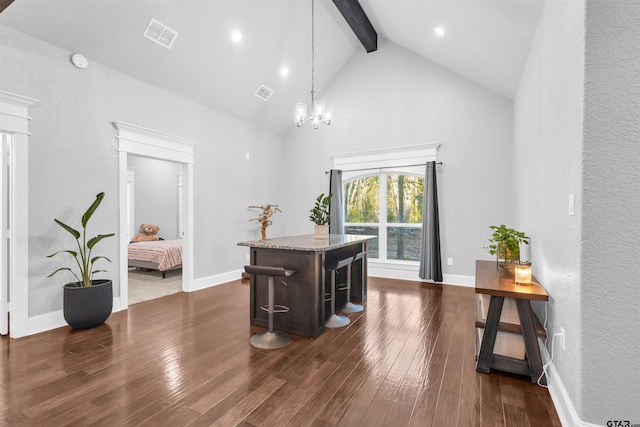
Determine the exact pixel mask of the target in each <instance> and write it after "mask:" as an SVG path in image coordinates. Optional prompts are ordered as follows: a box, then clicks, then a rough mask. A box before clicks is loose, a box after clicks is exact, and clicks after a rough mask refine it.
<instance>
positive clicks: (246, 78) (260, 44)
mask: <svg viewBox="0 0 640 427" xmlns="http://www.w3.org/2000/svg"><path fill="white" fill-rule="evenodd" d="M360 4H361V5H362V7H363V9H364V11H365V12H366V14H367V15H368V17H369V19H370V20H371V23H372V24H373V26H374V28H375V30H376V31H377V33H378V36H379V41H378V44H379V46H381V44H384V43H385V41H390V42H393V43H396V44H398V45H400V46H402V47H404V48H406V49H408V50H410V51H412V52H414V53H416V54H418V55H421V56H423V57H425V58H427V59H429V60H431V61H434V62H436V63H439V64H440V65H442V66H444V67H446V68H449V69H451V70H452V71H454V72H456V73H459V74H461V75H463V76H465V77H467V78H469V79H471V80H474V81H476V82H478V83H480V84H482V85H484V86H486V87H487V88H489V89H491V90H494V91H495V92H497V93H499V94H502V95H504V96H506V97H508V98H513V96H514V94H515V91H516V88H517V84H518V81H519V78H520V74H521V72H522V68H523V66H524V62H525V60H526V57H527V53H528V51H529V47H530V44H531V40H532V38H533V35H534V33H535V30H536V27H537V22H538V19H539V16H540V12H541V9H542V6H543V4H544V0H360ZM315 9H316V11H315V27H316V28H315V44H316V58H315V63H316V90H317V91H319V92H321V91H322V88H323V87H324V86H325V85H326V84H327V83H328V82H329V81H330V80H331V79H332V78H333V76H334V75H335V74H336V73H337V72H339V70H340V68H341V67H343V66H344V64H345V63H346V62H347V61H348V60H349V58H350V57H351V56H352V55H354V54H355V53H356V52H358V54H364V48H363V47H362V45H361V44H360V42H359V41H358V39H357V38H356V36H355V35H354V33H353V32H352V31H351V29H350V27H349V26H348V25H347V23H346V22H345V20H344V18H343V17H342V15H340V13H339V12H338V10H337V8H336V7H335V5H334V4H333V2H332V1H330V0H316V7H315ZM151 18H155V19H156V20H158V21H159V22H161V23H162V24H164V25H166V26H168V27H170V28H171V29H173V30H175V31H177V32H178V36H177V38H176V39H175V42H174V44H173V46H172V48H171V49H166V48H164V47H162V46H160V45H158V44H155V43H153V42H151V41H150V40H148V39H146V38H144V37H143V36H142V34H143V32H144V31H145V28H146V26H147V24H148V23H149V21H150V20H151ZM0 24H1V25H5V26H7V27H11V28H13V29H15V30H18V31H20V32H22V33H25V34H28V35H30V36H32V37H36V38H38V39H41V40H43V41H45V42H47V43H50V44H52V45H55V46H58V47H60V48H62V49H64V50H67V51H69V52H74V53H76V52H77V53H81V54H83V55H84V56H85V57H86V58H87V59H88V60H89V66H91V65H92V63H93V62H97V63H100V64H102V65H105V66H108V67H110V68H113V69H115V70H118V71H120V72H122V73H125V74H128V75H131V76H133V77H135V78H138V79H140V80H143V81H146V82H148V83H149V84H152V85H154V86H157V87H160V88H163V89H165V90H168V91H170V92H174V93H177V94H179V95H182V96H185V97H188V98H190V99H192V100H194V101H196V102H198V103H201V104H204V105H207V106H209V107H212V108H214V109H217V110H220V111H222V112H225V113H227V114H229V115H231V116H234V117H238V118H241V119H243V120H246V121H248V122H251V123H254V124H255V125H256V126H259V127H262V128H264V129H268V130H272V131H275V132H278V133H284V132H285V131H286V130H287V129H288V128H289V127H290V126H291V125H292V124H293V106H294V104H295V103H296V102H298V101H305V102H309V96H310V95H309V91H310V86H311V1H310V0H127V1H124V0H16V1H14V3H13V4H11V5H10V6H9V7H7V8H6V9H5V10H4V11H3V12H2V13H1V14H0ZM436 27H441V28H442V29H443V30H444V31H445V34H444V36H439V35H437V34H436V33H435V32H434V29H435V28H436ZM233 31H239V32H240V33H241V34H242V39H241V40H240V41H239V42H234V41H232V40H231V34H232V32H233ZM380 48H383V47H382V46H381V47H380ZM375 54H376V53H375V52H373V53H369V55H375ZM283 67H286V68H288V70H289V73H288V74H287V75H286V76H283V75H281V69H282V68H283ZM390 78H393V76H390ZM261 85H266V86H267V87H269V88H271V89H273V91H274V93H273V95H272V96H271V97H270V98H269V100H268V101H263V100H261V99H259V98H258V97H256V96H254V93H255V92H256V90H257V89H258V88H259V87H260V86H261Z"/></svg>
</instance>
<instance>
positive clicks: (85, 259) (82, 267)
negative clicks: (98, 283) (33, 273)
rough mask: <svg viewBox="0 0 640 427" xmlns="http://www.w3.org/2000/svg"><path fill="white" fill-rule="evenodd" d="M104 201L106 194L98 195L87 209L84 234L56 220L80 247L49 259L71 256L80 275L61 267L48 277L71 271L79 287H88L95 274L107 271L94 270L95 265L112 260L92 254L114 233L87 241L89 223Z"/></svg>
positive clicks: (84, 217)
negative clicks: (99, 244) (65, 255)
mask: <svg viewBox="0 0 640 427" xmlns="http://www.w3.org/2000/svg"><path fill="white" fill-rule="evenodd" d="M102 199H104V193H99V194H97V195H96V200H95V201H94V202H93V203H92V204H91V206H89V209H87V211H86V212H85V213H84V215H82V233H80V232H79V231H78V230H75V229H73V228H72V227H69V226H68V225H67V224H65V223H63V222H62V221H60V220H58V219H54V221H55V222H56V224H58V225H59V226H60V227H62V228H64V229H65V230H67V231H68V232H69V234H71V235H72V236H73V237H74V239H75V240H76V244H77V245H78V250H71V249H63V250H60V251H58V252H55V253H53V254H51V255H48V256H47V258H52V257H54V256H56V255H58V254H60V253H67V254H69V255H71V256H72V257H73V259H74V260H75V262H76V266H77V268H78V274H77V273H76V271H74V269H72V268H71V267H60V268H58V269H57V270H56V271H54V272H53V273H51V274H50V275H48V276H47V277H51V276H53V275H54V274H56V273H58V272H60V271H70V272H71V274H73V275H74V276H75V278H76V280H77V282H78V286H82V287H88V286H91V281H92V277H93V275H94V274H95V273H100V272H104V271H106V270H94V269H93V265H94V264H95V263H96V261H98V260H100V259H105V260H107V261H108V262H111V260H110V259H109V258H107V257H105V256H94V257H92V253H91V252H92V251H93V248H94V247H95V246H96V245H97V244H98V242H100V241H101V240H102V239H105V238H107V237H111V236H113V235H114V233H110V234H98V235H97V236H95V237H92V238H90V239H89V240H87V223H88V222H89V219H91V216H93V213H94V212H95V211H96V209H98V206H100V203H101V202H102Z"/></svg>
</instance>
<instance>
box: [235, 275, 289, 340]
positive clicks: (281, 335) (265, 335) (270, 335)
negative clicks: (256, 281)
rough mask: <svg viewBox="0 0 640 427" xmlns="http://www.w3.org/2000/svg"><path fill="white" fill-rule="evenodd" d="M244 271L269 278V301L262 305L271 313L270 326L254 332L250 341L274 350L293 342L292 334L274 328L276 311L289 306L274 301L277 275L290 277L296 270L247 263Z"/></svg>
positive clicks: (284, 311) (281, 310)
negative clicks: (265, 329) (259, 331)
mask: <svg viewBox="0 0 640 427" xmlns="http://www.w3.org/2000/svg"><path fill="white" fill-rule="evenodd" d="M244 271H246V272H247V273H248V274H253V275H256V276H267V278H268V285H269V289H268V302H267V304H266V305H263V306H261V307H260V308H261V309H262V310H265V311H266V312H268V313H269V328H268V329H267V331H266V332H262V333H258V334H254V335H253V336H252V337H251V338H250V339H249V342H250V343H251V345H252V346H254V347H257V348H263V349H266V350H274V349H276V348H280V347H284V346H285V345H288V344H290V343H291V335H289V334H288V333H286V332H281V331H274V330H273V316H274V314H275V313H286V312H287V311H289V307H286V306H284V305H279V304H275V303H274V282H275V280H274V279H275V277H289V276H291V275H292V274H294V273H295V270H287V269H286V268H284V267H269V266H262V265H245V266H244Z"/></svg>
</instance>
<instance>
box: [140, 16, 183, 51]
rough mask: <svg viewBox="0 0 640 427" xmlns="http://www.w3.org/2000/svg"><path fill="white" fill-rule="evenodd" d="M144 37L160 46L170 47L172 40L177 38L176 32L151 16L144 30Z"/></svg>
mask: <svg viewBox="0 0 640 427" xmlns="http://www.w3.org/2000/svg"><path fill="white" fill-rule="evenodd" d="M143 36H144V37H146V38H148V39H149V40H151V41H152V42H155V43H158V44H159V45H160V46H162V47H166V48H167V49H171V46H173V42H175V41H176V39H177V38H178V32H177V31H175V30H172V29H171V28H169V27H167V26H166V25H164V24H163V23H162V22H160V21H158V20H157V19H154V18H151V21H149V25H147V28H145V30H144V34H143Z"/></svg>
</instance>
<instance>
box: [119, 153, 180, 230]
mask: <svg viewBox="0 0 640 427" xmlns="http://www.w3.org/2000/svg"><path fill="white" fill-rule="evenodd" d="M127 166H128V168H129V170H132V171H134V172H135V184H134V185H135V206H134V208H135V210H134V214H135V219H134V230H135V233H136V234H137V233H139V232H140V225H141V224H155V225H157V226H158V227H160V231H159V232H158V236H159V237H162V238H163V239H165V240H173V239H177V238H178V237H180V236H178V178H177V177H178V175H181V174H183V173H184V171H183V166H182V165H181V164H179V163H172V162H167V161H164V160H158V159H149V158H145V157H140V156H131V155H130V156H129V157H128V160H127Z"/></svg>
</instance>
